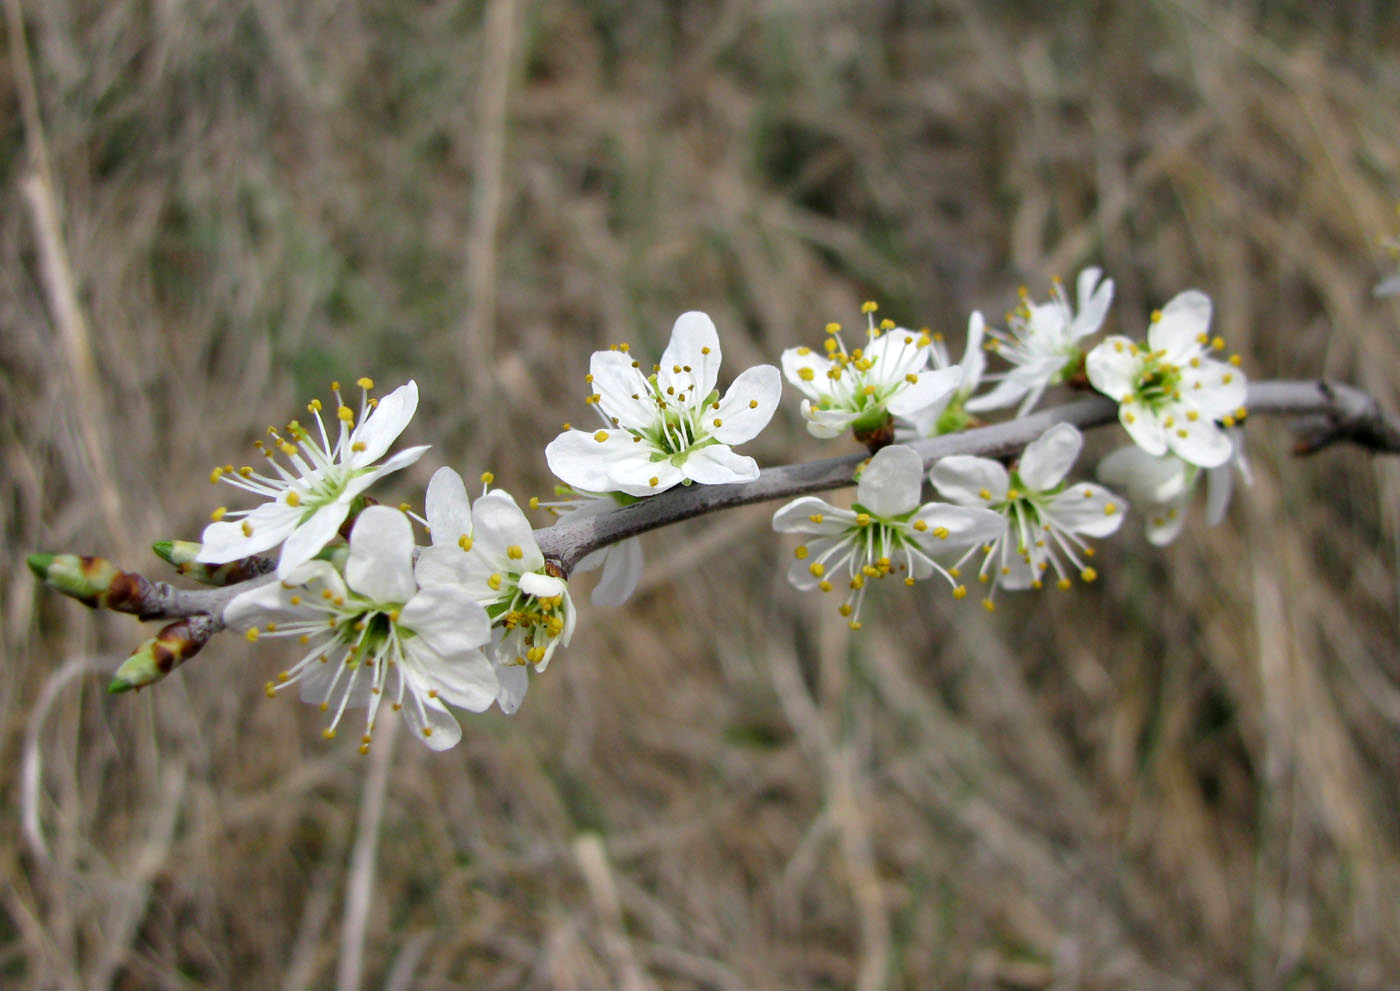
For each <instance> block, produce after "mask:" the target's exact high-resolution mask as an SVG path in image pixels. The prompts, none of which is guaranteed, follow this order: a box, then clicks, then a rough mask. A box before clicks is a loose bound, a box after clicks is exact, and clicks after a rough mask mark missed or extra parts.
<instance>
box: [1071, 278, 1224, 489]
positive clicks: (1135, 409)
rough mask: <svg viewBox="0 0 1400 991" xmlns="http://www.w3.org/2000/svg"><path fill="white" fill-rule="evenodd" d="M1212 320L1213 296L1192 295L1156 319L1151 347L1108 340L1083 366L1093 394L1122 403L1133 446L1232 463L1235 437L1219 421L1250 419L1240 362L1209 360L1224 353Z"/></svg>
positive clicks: (1206, 464)
mask: <svg viewBox="0 0 1400 991" xmlns="http://www.w3.org/2000/svg"><path fill="white" fill-rule="evenodd" d="M1210 314H1211V305H1210V297H1208V296H1206V295H1205V294H1204V293H1201V292H1197V291H1196V290H1194V289H1190V290H1187V291H1186V292H1183V293H1180V294H1178V295H1177V296H1175V297H1174V298H1173V299H1172V300H1171V301H1170V302H1169V303H1167V305H1166V306H1164V307H1163V308H1162V309H1161V310H1160V311H1159V312H1157V313H1154V314H1152V322H1151V325H1150V326H1149V327H1148V330H1147V344H1146V346H1143V345H1141V344H1137V343H1134V342H1133V341H1130V340H1128V339H1127V338H1126V337H1110V338H1108V339H1107V340H1105V341H1104V342H1103V343H1101V344H1100V345H1099V346H1098V347H1096V348H1094V350H1093V351H1091V352H1089V356H1088V358H1087V359H1086V361H1085V370H1086V372H1087V373H1088V376H1089V381H1090V382H1091V383H1093V386H1094V388H1096V389H1098V390H1099V391H1100V392H1102V393H1103V394H1104V395H1106V396H1108V397H1109V398H1110V399H1112V400H1114V401H1116V402H1117V403H1118V420H1119V422H1120V423H1122V424H1123V427H1124V429H1126V430H1127V431H1128V434H1129V435H1130V436H1131V437H1132V438H1133V443H1135V444H1137V445H1138V446H1139V447H1141V448H1142V449H1143V450H1144V451H1146V452H1147V453H1148V454H1152V455H1162V454H1166V453H1167V452H1168V451H1171V452H1172V453H1173V454H1175V455H1176V456H1177V457H1179V458H1181V459H1182V460H1183V461H1187V462H1189V463H1191V464H1193V465H1199V466H1200V467H1202V468H1215V467H1217V466H1219V465H1222V464H1224V463H1225V462H1226V461H1227V460H1229V458H1230V452H1231V450H1232V448H1231V445H1230V439H1229V437H1227V436H1226V434H1225V430H1224V429H1223V427H1222V426H1221V425H1220V423H1223V424H1224V425H1225V426H1232V425H1233V424H1234V423H1235V422H1236V421H1238V420H1242V419H1244V416H1245V409H1244V405H1243V404H1244V400H1245V391H1246V385H1245V377H1244V374H1243V373H1242V372H1241V371H1240V370H1239V369H1238V367H1236V366H1237V365H1238V363H1239V356H1238V355H1235V356H1233V357H1232V358H1231V359H1230V362H1229V363H1228V364H1227V363H1225V362H1221V361H1216V360H1215V359H1213V358H1211V357H1210V352H1211V351H1213V350H1214V351H1219V350H1221V349H1223V348H1224V347H1225V342H1224V341H1223V340H1221V339H1220V338H1219V337H1217V338H1215V339H1213V340H1212V339H1211V337H1210V335H1209V334H1208V333H1207V330H1208V329H1209V327H1210ZM1216 421H1220V423H1217V422H1216Z"/></svg>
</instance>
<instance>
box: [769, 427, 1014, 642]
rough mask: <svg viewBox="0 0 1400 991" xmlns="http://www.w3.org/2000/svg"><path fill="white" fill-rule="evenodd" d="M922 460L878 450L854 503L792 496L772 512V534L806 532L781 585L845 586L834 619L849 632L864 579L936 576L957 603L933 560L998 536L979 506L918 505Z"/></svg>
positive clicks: (902, 449) (995, 520)
mask: <svg viewBox="0 0 1400 991" xmlns="http://www.w3.org/2000/svg"><path fill="white" fill-rule="evenodd" d="M922 487H923V462H922V461H921V460H920V458H919V455H918V453H917V452H915V451H914V449H913V448H910V447H906V446H904V445H902V444H893V445H891V446H889V447H884V448H881V449H880V450H879V451H878V452H877V453H876V454H875V456H874V457H872V458H871V459H870V462H869V464H867V465H866V467H865V470H864V471H862V472H861V475H860V479H859V481H858V483H857V485H856V499H855V504H854V505H853V506H852V507H851V508H850V509H843V508H841V507H839V506H833V505H832V504H831V503H829V502H827V501H826V500H824V499H819V498H817V497H816V496H803V497H801V498H798V499H794V500H793V501H792V502H789V503H788V504H787V505H785V506H783V507H782V508H781V509H779V510H778V511H777V512H776V513H774V514H773V529H774V530H777V531H778V532H779V533H802V534H808V535H810V536H811V537H812V538H813V539H811V540H809V541H808V542H806V543H803V544H799V545H798V547H797V549H796V551H795V557H794V560H793V562H792V564H791V565H790V566H789V569H788V580H789V581H791V582H792V584H793V585H795V586H797V587H798V588H800V589H804V590H806V589H812V588H820V589H821V590H822V591H823V592H830V591H832V590H834V589H835V588H836V583H839V584H841V585H842V586H844V587H845V588H846V589H847V595H846V597H845V599H844V601H843V602H842V603H841V607H840V611H841V615H843V616H845V617H847V619H848V621H849V623H850V626H851V629H859V628H860V607H861V602H862V601H863V599H864V597H865V588H866V585H867V582H868V581H870V580H872V579H880V578H885V577H887V576H889V575H903V577H904V583H905V584H906V585H912V584H914V582H915V581H917V580H919V579H923V578H927V577H929V576H930V575H932V574H934V573H935V572H936V573H938V574H940V575H942V576H943V577H944V578H946V579H947V580H948V583H949V584H950V585H952V586H953V594H954V595H955V596H957V597H958V598H962V596H963V595H965V594H966V593H967V590H966V589H965V588H964V587H963V586H961V585H959V584H958V583H957V581H956V580H955V579H954V577H953V576H952V575H950V574H949V572H948V571H947V570H946V569H945V568H944V567H943V566H942V565H941V564H939V563H938V562H937V561H936V560H935V559H934V555H936V554H939V553H942V552H947V551H956V550H957V549H959V548H963V547H967V546H969V545H972V544H978V543H981V542H982V541H984V540H987V539H989V538H990V537H992V536H993V535H994V534H996V533H998V532H999V531H1000V529H1001V527H1002V521H1001V517H999V516H998V515H997V514H995V513H992V512H988V511H987V510H985V509H980V508H978V509H966V508H964V507H962V506H949V505H945V504H944V503H938V502H930V503H925V504H923V505H920V504H919V497H920V491H921V489H922Z"/></svg>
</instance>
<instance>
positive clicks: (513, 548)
mask: <svg viewBox="0 0 1400 991" xmlns="http://www.w3.org/2000/svg"><path fill="white" fill-rule="evenodd" d="M524 556H525V551H524V550H523V549H522V548H521V546H520V545H519V544H511V545H510V546H509V547H507V548H506V557H508V558H510V559H511V560H512V561H519V560H520V559H521V558H522V557H524Z"/></svg>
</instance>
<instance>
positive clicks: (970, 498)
mask: <svg viewBox="0 0 1400 991" xmlns="http://www.w3.org/2000/svg"><path fill="white" fill-rule="evenodd" d="M929 478H930V479H931V480H932V482H933V484H934V485H935V486H936V487H937V488H938V491H939V492H941V493H943V497H944V498H945V499H951V500H953V501H954V502H956V503H960V504H962V505H964V506H978V507H986V506H987V505H989V504H991V503H993V502H1000V501H1002V500H1003V499H1005V498H1006V489H1007V486H1008V485H1009V484H1010V477H1009V476H1008V475H1007V473H1006V469H1005V468H1004V467H1002V464H1001V462H999V461H993V460H991V459H990V458H977V457H973V456H972V455H970V454H953V455H950V456H948V457H946V458H943V459H942V460H941V461H939V462H938V463H937V464H935V465H934V466H933V470H932V471H931V472H929ZM983 492H986V493H987V496H983V495H982V493H983ZM988 496H989V497H990V498H988Z"/></svg>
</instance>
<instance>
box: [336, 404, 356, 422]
mask: <svg viewBox="0 0 1400 991" xmlns="http://www.w3.org/2000/svg"><path fill="white" fill-rule="evenodd" d="M335 415H336V416H337V417H339V418H340V419H341V420H343V421H344V422H345V423H346V424H347V425H350V424H353V423H354V422H355V411H354V410H352V409H351V408H350V407H349V406H341V407H340V408H339V409H337V410H336V411H335Z"/></svg>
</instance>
